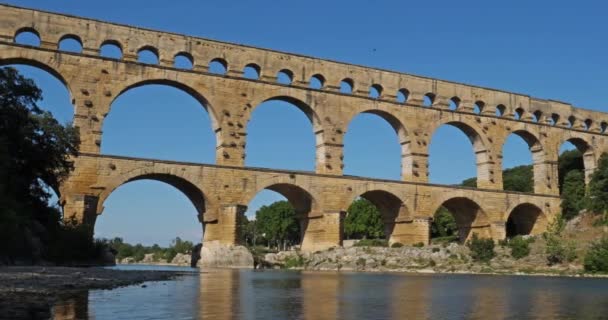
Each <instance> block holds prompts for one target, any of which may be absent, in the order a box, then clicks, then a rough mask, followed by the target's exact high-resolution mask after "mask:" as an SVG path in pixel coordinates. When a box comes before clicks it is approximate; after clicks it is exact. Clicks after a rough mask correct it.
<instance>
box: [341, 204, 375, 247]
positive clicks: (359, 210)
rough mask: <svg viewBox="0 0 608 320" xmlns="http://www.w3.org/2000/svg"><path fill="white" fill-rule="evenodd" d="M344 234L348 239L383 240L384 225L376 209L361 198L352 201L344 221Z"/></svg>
mask: <svg viewBox="0 0 608 320" xmlns="http://www.w3.org/2000/svg"><path fill="white" fill-rule="evenodd" d="M344 234H345V235H346V237H347V238H349V239H352V238H355V239H368V238H369V239H377V238H383V237H384V223H383V222H382V216H381V215H380V212H379V211H378V208H376V206H375V205H374V204H373V203H371V202H370V201H369V200H366V199H363V198H359V199H357V200H355V201H353V203H352V204H351V205H350V207H348V211H347V215H346V219H345V220H344Z"/></svg>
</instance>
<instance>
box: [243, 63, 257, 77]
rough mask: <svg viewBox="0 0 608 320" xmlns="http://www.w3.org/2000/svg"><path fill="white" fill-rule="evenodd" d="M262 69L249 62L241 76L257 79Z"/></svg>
mask: <svg viewBox="0 0 608 320" xmlns="http://www.w3.org/2000/svg"><path fill="white" fill-rule="evenodd" d="M261 71H262V69H261V68H260V66H258V65H257V64H255V63H250V64H248V65H246V66H245V68H244V69H243V78H247V79H253V80H258V79H260V72H261Z"/></svg>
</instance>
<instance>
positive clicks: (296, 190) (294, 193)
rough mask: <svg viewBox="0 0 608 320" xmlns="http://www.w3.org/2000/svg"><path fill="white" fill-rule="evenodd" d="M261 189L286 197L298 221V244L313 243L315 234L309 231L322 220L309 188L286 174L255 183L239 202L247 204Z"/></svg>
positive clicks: (316, 226) (316, 227)
mask: <svg viewBox="0 0 608 320" xmlns="http://www.w3.org/2000/svg"><path fill="white" fill-rule="evenodd" d="M262 190H271V191H274V192H276V193H278V194H280V195H282V196H283V197H285V198H286V199H287V201H288V202H289V203H290V204H291V205H292V206H293V208H294V210H295V213H296V216H297V218H298V220H299V222H300V244H301V245H302V246H311V245H314V242H315V241H314V240H313V238H314V237H315V234H314V232H309V231H310V230H311V229H312V230H315V229H318V222H319V221H322V220H323V212H322V211H321V210H320V208H319V206H318V204H317V200H316V199H317V197H316V196H315V195H314V194H313V193H312V192H309V188H308V187H307V186H305V185H302V184H300V183H298V182H296V181H295V180H293V179H291V178H289V177H288V176H284V177H276V178H271V179H268V180H265V181H260V183H259V184H256V186H255V188H253V189H251V190H250V192H247V193H246V194H245V195H244V196H243V198H242V201H241V203H243V204H246V205H248V204H249V203H251V201H252V200H253V198H254V197H255V196H256V195H257V194H258V193H260V192H261V191H262Z"/></svg>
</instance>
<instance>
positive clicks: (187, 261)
mask: <svg viewBox="0 0 608 320" xmlns="http://www.w3.org/2000/svg"><path fill="white" fill-rule="evenodd" d="M191 263H192V255H191V254H184V253H178V254H177V255H176V256H175V257H174V258H173V259H172V260H171V261H167V260H164V259H160V258H156V257H154V254H153V253H148V254H146V255H144V258H143V259H142V260H139V261H136V260H135V258H133V257H126V258H124V259H116V264H147V265H156V266H179V267H190V266H191Z"/></svg>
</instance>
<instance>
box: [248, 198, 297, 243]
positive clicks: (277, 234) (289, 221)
mask: <svg viewBox="0 0 608 320" xmlns="http://www.w3.org/2000/svg"><path fill="white" fill-rule="evenodd" d="M255 217H256V226H257V230H259V232H260V233H263V234H265V237H266V238H267V239H268V240H270V241H271V243H270V244H269V245H272V244H278V242H281V243H285V242H288V243H291V244H294V243H297V242H299V239H300V223H299V221H298V219H297V217H296V213H295V210H294V208H293V206H292V205H291V204H290V203H289V202H287V201H278V202H275V203H273V204H271V205H269V206H262V207H261V208H260V209H259V210H258V211H257V212H256V213H255Z"/></svg>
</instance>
